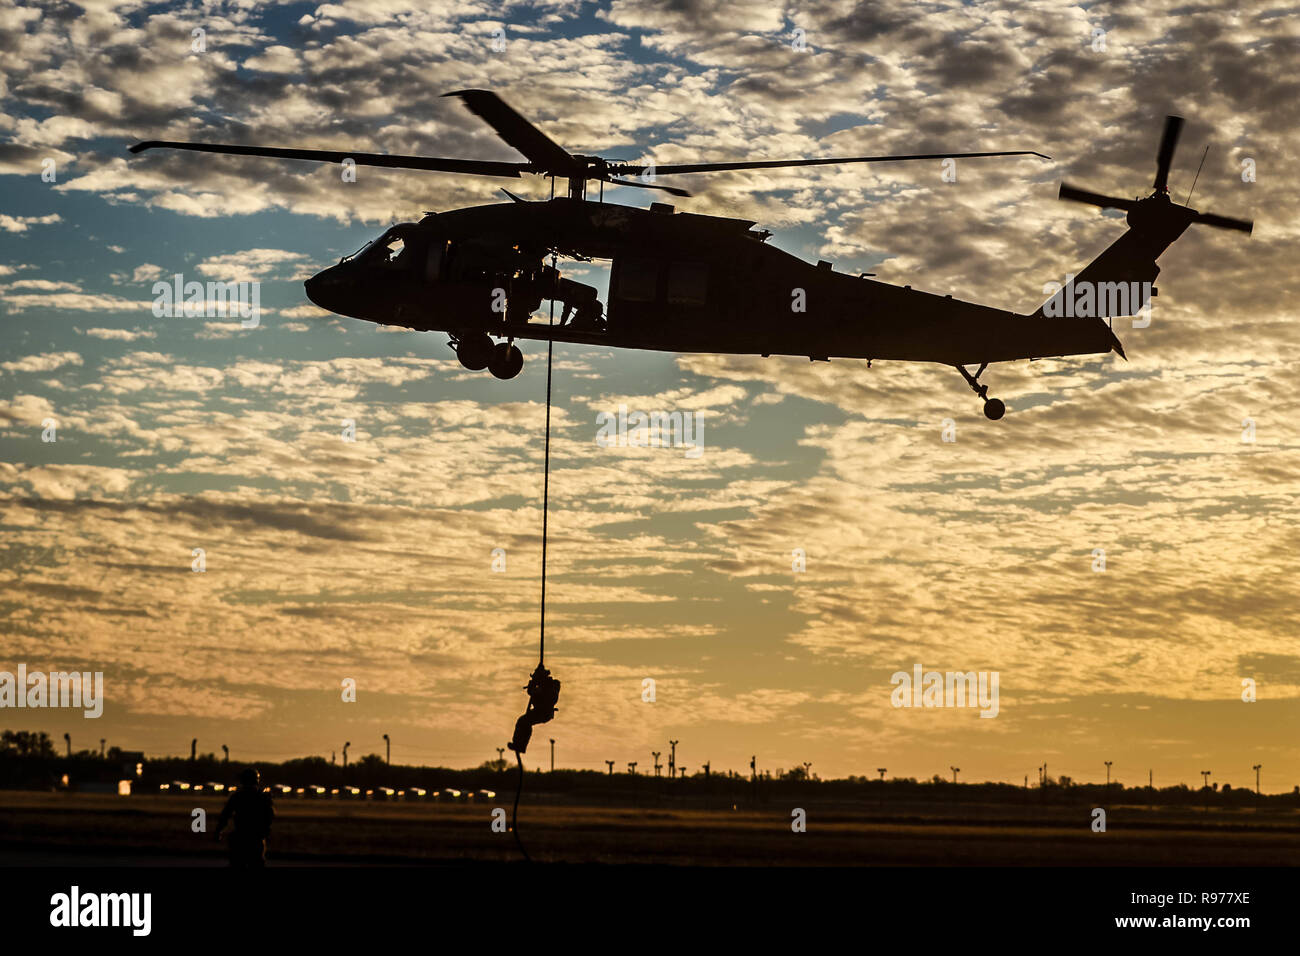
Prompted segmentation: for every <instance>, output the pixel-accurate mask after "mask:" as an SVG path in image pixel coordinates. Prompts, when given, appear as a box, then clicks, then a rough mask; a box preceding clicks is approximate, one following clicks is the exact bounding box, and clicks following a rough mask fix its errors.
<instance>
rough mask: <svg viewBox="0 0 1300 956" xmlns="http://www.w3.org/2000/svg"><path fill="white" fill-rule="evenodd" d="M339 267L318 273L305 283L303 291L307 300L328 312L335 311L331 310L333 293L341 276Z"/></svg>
mask: <svg viewBox="0 0 1300 956" xmlns="http://www.w3.org/2000/svg"><path fill="white" fill-rule="evenodd" d="M337 269H338V267H337V266H330V267H329V268H328V269H323V270H321V271H320V272H318V273H316V274H315V275H314V276H312V277H311V278H310V279H308V280H307V281H306V282H304V283H303V289H304V290H305V291H306V293H307V298H308V299H310V300H311V301H312V303H313V304H315V305H318V306H320V307H321V308H322V309H325V310H326V311H328V312H333V311H334V310H333V309H332V308H330V305H329V303H330V301H331V300H332V299H333V298H334V296H333V295H332V294H331V291H332V290H333V289H334V288H336V287H337V286H338V282H339V276H338V273H337Z"/></svg>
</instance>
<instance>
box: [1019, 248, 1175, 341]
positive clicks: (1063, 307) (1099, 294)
mask: <svg viewBox="0 0 1300 956" xmlns="http://www.w3.org/2000/svg"><path fill="white" fill-rule="evenodd" d="M1185 228H1186V224H1185V223H1180V224H1178V225H1176V226H1174V228H1167V229H1155V230H1151V229H1142V230H1138V229H1129V230H1128V231H1127V232H1125V233H1124V235H1122V236H1120V237H1119V238H1118V239H1117V240H1115V241H1114V242H1113V243H1111V244H1110V246H1108V247H1107V248H1106V250H1105V251H1104V252H1103V253H1102V254H1101V255H1099V256H1098V257H1097V258H1096V259H1093V260H1092V262H1090V263H1088V265H1086V266H1085V267H1084V269H1083V271H1082V272H1080V273H1079V274H1078V275H1070V276H1067V277H1066V282H1065V285H1064V286H1062V287H1061V288H1060V289H1059V290H1058V291H1057V292H1056V293H1054V294H1053V295H1052V297H1051V298H1050V299H1048V300H1047V301H1046V302H1044V303H1043V304H1042V305H1040V306H1039V307H1038V309H1037V311H1035V312H1034V317H1035V318H1048V319H1051V318H1084V319H1087V318H1090V319H1093V320H1095V321H1096V322H1098V323H1099V324H1102V325H1104V326H1106V328H1107V331H1108V332H1109V333H1110V338H1111V339H1112V347H1113V348H1114V349H1115V351H1116V352H1118V353H1119V355H1120V357H1121V358H1127V356H1125V355H1124V347H1123V346H1122V345H1121V344H1120V341H1119V339H1118V338H1117V337H1116V336H1115V331H1114V327H1113V320H1114V319H1116V318H1120V317H1123V316H1136V315H1139V314H1142V313H1143V311H1144V310H1145V309H1146V308H1147V306H1148V305H1149V304H1150V301H1151V299H1152V297H1154V296H1155V295H1157V294H1158V293H1157V291H1156V287H1155V280H1156V276H1158V275H1159V274H1160V267H1159V266H1158V265H1156V259H1157V258H1158V257H1159V256H1160V255H1161V254H1163V253H1164V251H1165V250H1166V249H1168V248H1169V246H1170V245H1172V244H1173V243H1174V241H1175V240H1176V239H1177V238H1178V237H1179V236H1180V235H1182V233H1183V230H1184V229H1185ZM1148 322H1150V319H1149V318H1148V319H1147V320H1146V322H1140V323H1139V322H1135V323H1134V328H1143V327H1145V325H1146V324H1147V323H1148Z"/></svg>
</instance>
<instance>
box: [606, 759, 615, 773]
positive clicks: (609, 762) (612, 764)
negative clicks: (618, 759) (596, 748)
mask: <svg viewBox="0 0 1300 956" xmlns="http://www.w3.org/2000/svg"><path fill="white" fill-rule="evenodd" d="M605 763H607V764H608V765H609V775H610V776H611V777H612V776H614V761H612V760H606V761H605Z"/></svg>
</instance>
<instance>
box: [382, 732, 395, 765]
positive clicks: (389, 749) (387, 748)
mask: <svg viewBox="0 0 1300 956" xmlns="http://www.w3.org/2000/svg"><path fill="white" fill-rule="evenodd" d="M384 763H386V764H388V765H389V766H390V767H391V766H392V765H393V742H392V741H391V740H389V739H388V734H384Z"/></svg>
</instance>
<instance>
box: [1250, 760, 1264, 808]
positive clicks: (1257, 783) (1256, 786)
mask: <svg viewBox="0 0 1300 956" xmlns="http://www.w3.org/2000/svg"><path fill="white" fill-rule="evenodd" d="M1262 766H1264V765H1263V764H1262V763H1257V764H1252V765H1251V768H1250V769H1251V770H1253V771H1255V812H1256V813H1259V768H1260V767H1262Z"/></svg>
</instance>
